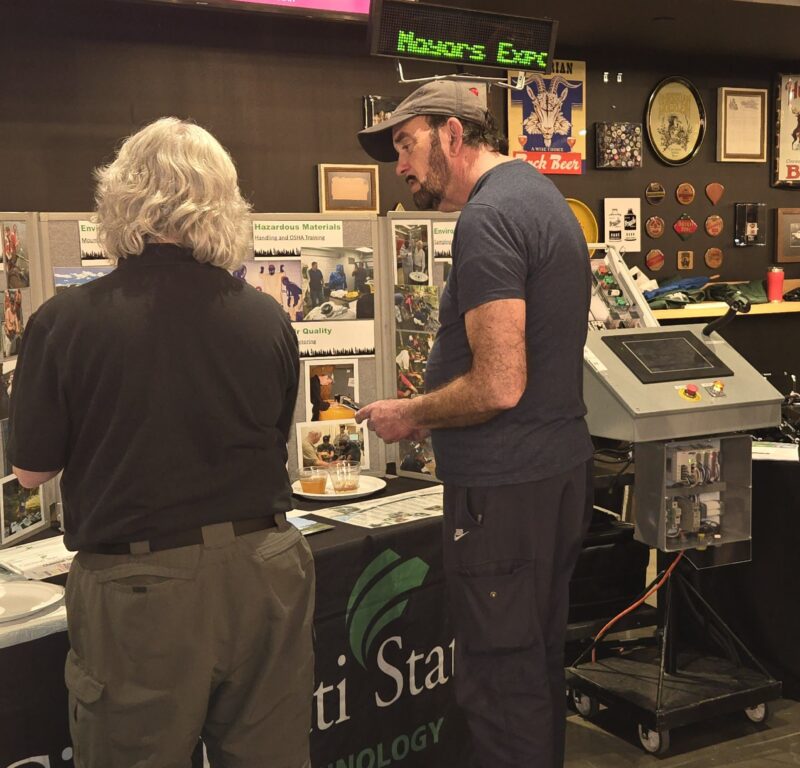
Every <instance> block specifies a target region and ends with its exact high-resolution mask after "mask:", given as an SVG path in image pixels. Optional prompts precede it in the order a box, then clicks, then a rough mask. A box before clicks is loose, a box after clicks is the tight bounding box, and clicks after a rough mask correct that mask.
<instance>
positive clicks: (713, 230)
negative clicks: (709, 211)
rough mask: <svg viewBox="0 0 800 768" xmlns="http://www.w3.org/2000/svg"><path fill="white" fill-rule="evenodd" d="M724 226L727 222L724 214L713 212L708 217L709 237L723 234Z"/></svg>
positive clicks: (707, 230) (707, 229) (707, 228)
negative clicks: (723, 218)
mask: <svg viewBox="0 0 800 768" xmlns="http://www.w3.org/2000/svg"><path fill="white" fill-rule="evenodd" d="M724 228H725V222H724V221H723V220H722V216H717V215H716V214H713V215H711V216H709V217H708V218H707V219H706V234H707V235H708V236H709V237H717V236H718V235H721V234H722V230H723V229H724Z"/></svg>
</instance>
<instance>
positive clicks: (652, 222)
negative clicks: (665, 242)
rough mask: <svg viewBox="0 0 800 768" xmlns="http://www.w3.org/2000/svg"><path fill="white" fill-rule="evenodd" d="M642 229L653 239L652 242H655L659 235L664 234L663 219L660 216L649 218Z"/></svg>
mask: <svg viewBox="0 0 800 768" xmlns="http://www.w3.org/2000/svg"><path fill="white" fill-rule="evenodd" d="M644 229H645V232H647V234H648V235H649V236H650V237H652V238H653V240H657V239H658V238H659V237H661V235H663V234H664V230H665V229H666V225H665V224H664V219H662V218H661V217H660V216H651V217H650V218H649V219H648V220H647V221H646V222H645V223H644Z"/></svg>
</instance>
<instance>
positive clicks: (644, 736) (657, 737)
mask: <svg viewBox="0 0 800 768" xmlns="http://www.w3.org/2000/svg"><path fill="white" fill-rule="evenodd" d="M639 741H640V742H641V744H642V747H643V748H644V751H645V752H649V753H650V754H651V755H665V754H666V753H667V752H669V731H651V730H650V729H649V728H645V727H644V726H643V725H640V726H639Z"/></svg>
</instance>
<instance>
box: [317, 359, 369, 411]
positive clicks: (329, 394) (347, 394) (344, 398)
mask: <svg viewBox="0 0 800 768" xmlns="http://www.w3.org/2000/svg"><path fill="white" fill-rule="evenodd" d="M304 365H305V374H306V380H307V382H308V389H307V390H306V391H307V392H308V400H307V404H306V420H307V421H320V420H322V421H331V420H334V421H337V420H341V419H352V418H353V416H354V415H355V412H356V411H357V410H358V406H357V404H358V402H359V399H358V360H357V359H356V358H352V359H336V358H330V359H327V360H325V362H324V363H322V362H312V361H310V360H307V361H306V362H305V364H304Z"/></svg>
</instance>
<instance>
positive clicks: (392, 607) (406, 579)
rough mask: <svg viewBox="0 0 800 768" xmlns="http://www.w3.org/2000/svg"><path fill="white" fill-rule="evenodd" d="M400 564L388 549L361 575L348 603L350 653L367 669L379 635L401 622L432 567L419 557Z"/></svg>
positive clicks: (347, 620) (347, 617) (397, 558)
mask: <svg viewBox="0 0 800 768" xmlns="http://www.w3.org/2000/svg"><path fill="white" fill-rule="evenodd" d="M400 561H401V557H400V555H398V554H397V552H394V551H393V550H391V549H387V550H385V551H384V552H382V553H381V554H380V555H378V556H377V557H376V558H375V559H374V560H373V561H372V562H371V563H370V564H369V565H368V566H367V567H366V568H365V569H364V570H363V572H362V573H361V575H360V576H359V577H358V580H357V581H356V583H355V586H354V587H353V591H352V592H351V593H350V599H349V600H348V601H347V614H346V618H345V621H346V622H347V626H348V629H349V633H350V650H351V651H352V652H353V656H355V658H356V661H358V663H359V664H360V665H361V666H362V667H365V668H366V665H365V664H364V659H365V658H366V657H367V656H368V655H369V650H370V648H371V647H372V643H373V642H374V640H375V638H376V637H377V636H378V633H379V632H380V631H381V630H382V629H383V628H384V627H386V626H387V625H388V624H390V623H391V622H392V621H394V620H395V619H398V618H400V616H402V615H403V612H404V611H405V609H406V605H408V596H409V594H410V593H411V592H413V591H414V590H416V589H418V588H419V587H421V586H422V582H423V581H425V577H426V576H427V575H428V570H429V566H428V564H427V563H426V562H425V561H424V560H421V559H420V558H418V557H414V558H411V559H410V560H405V561H402V562H400Z"/></svg>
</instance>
